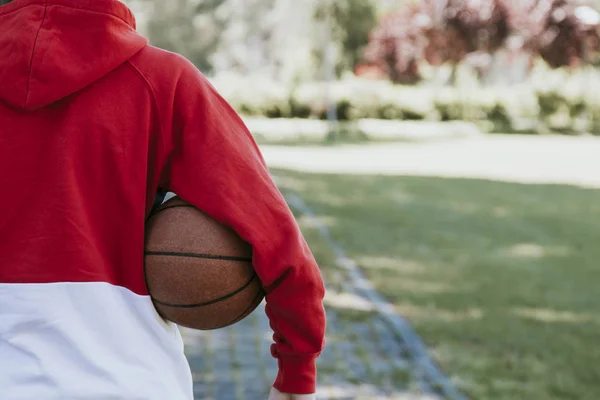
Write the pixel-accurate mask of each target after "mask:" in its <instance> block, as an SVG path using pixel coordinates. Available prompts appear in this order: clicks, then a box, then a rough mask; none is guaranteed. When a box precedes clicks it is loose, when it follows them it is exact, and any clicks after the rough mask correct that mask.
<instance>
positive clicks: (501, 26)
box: [365, 0, 600, 82]
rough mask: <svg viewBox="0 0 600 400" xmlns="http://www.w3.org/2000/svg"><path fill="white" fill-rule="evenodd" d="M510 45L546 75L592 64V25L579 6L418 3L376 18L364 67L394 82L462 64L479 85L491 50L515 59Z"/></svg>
mask: <svg viewBox="0 0 600 400" xmlns="http://www.w3.org/2000/svg"><path fill="white" fill-rule="evenodd" d="M509 38H511V41H508V40H507V39H509ZM515 43H517V44H518V43H521V45H519V46H521V47H522V48H523V49H526V50H527V51H529V52H530V54H532V55H540V56H541V57H542V58H543V59H544V60H545V61H546V62H547V63H548V64H549V65H550V66H551V67H553V68H558V67H563V66H571V67H575V66H579V65H582V64H584V63H589V62H593V61H595V60H596V59H597V55H598V52H599V50H600V17H599V16H598V13H597V12H596V11H595V10H594V9H592V8H591V7H590V5H589V3H588V2H583V1H580V0H441V1H440V0H421V1H420V2H419V3H407V4H405V5H404V6H402V7H401V8H400V9H398V10H396V11H394V12H392V13H390V14H388V15H386V16H384V17H383V18H381V20H380V21H379V24H378V26H377V27H376V28H375V29H374V30H373V31H372V32H371V35H370V41H369V44H368V46H367V48H366V51H365V59H366V60H367V61H368V62H370V63H372V64H374V65H379V66H381V67H382V68H383V69H384V70H385V71H387V73H388V75H389V77H390V78H391V79H392V80H394V81H396V82H414V81H417V80H419V68H418V66H419V65H420V64H421V63H422V62H424V61H425V62H427V63H429V64H430V65H433V66H440V65H442V64H450V65H452V66H454V67H456V65H458V64H459V63H462V62H464V61H465V60H468V61H469V63H470V64H472V66H473V68H474V70H475V71H476V72H478V73H479V76H480V78H481V79H485V78H486V73H488V72H489V71H490V70H491V69H492V67H493V66H494V60H496V55H497V54H498V51H499V50H506V51H507V52H509V53H510V54H517V53H518V49H516V48H515ZM506 51H505V52H506ZM496 69H497V68H496Z"/></svg>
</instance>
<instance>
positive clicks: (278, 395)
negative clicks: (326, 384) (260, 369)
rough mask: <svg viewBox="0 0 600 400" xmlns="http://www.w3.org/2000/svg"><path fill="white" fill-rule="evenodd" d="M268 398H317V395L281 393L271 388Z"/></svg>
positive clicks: (306, 399)
mask: <svg viewBox="0 0 600 400" xmlns="http://www.w3.org/2000/svg"><path fill="white" fill-rule="evenodd" d="M269 400H317V395H315V394H290V393H281V392H280V391H279V390H277V389H275V388H272V389H271V393H269Z"/></svg>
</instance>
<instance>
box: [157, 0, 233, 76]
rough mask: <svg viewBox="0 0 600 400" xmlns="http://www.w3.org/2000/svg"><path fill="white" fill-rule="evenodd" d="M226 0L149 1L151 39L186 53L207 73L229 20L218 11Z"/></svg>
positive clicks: (172, 49)
mask: <svg viewBox="0 0 600 400" xmlns="http://www.w3.org/2000/svg"><path fill="white" fill-rule="evenodd" d="M225 1H226V0H170V1H164V0H148V2H149V3H150V6H151V10H152V11H151V13H150V15H149V19H148V21H147V26H146V29H147V31H148V36H149V38H150V41H151V42H152V43H153V44H154V45H156V46H158V47H161V48H164V49H167V50H171V51H174V52H177V53H180V54H183V55H184V56H186V57H187V58H188V59H190V60H191V61H192V62H193V63H194V64H196V66H198V67H199V68H200V69H201V70H203V71H205V72H207V73H208V72H211V71H212V67H213V64H212V61H211V56H212V54H213V53H214V52H215V51H216V50H217V48H218V46H219V44H220V36H221V32H222V31H223V29H224V27H225V25H226V23H227V21H226V19H225V18H223V17H222V16H221V15H220V14H219V9H220V8H221V7H222V6H223V4H224V3H225Z"/></svg>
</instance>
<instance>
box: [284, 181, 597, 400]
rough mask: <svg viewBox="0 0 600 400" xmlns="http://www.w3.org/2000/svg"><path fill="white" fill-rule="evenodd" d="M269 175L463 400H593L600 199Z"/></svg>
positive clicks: (580, 193) (509, 188) (529, 188)
mask: <svg viewBox="0 0 600 400" xmlns="http://www.w3.org/2000/svg"><path fill="white" fill-rule="evenodd" d="M273 173H274V175H275V176H276V177H277V181H278V183H279V185H280V187H281V189H282V190H283V191H284V192H285V191H293V192H296V193H297V194H299V195H301V196H302V198H303V199H304V200H305V201H306V202H307V204H308V205H309V206H310V207H311V208H312V209H313V210H314V211H315V213H316V214H317V215H318V217H319V218H320V219H321V220H322V221H323V222H324V223H325V224H327V226H328V227H329V228H330V229H331V232H332V234H333V236H334V238H335V239H336V240H337V241H338V242H339V243H340V244H341V245H342V246H343V247H344V249H345V250H346V251H347V252H348V254H349V255H350V256H351V257H352V258H353V259H354V260H356V261H357V262H358V263H359V264H360V265H361V267H362V268H363V269H364V271H365V273H366V274H367V276H368V277H369V278H370V279H371V280H372V281H373V283H374V284H375V286H376V287H377V288H378V290H379V291H380V292H381V293H382V294H384V295H385V296H387V298H388V299H390V300H391V301H392V302H393V303H394V304H395V305H396V307H397V310H398V312H399V313H400V314H401V315H403V316H405V317H406V318H407V319H409V320H410V321H411V323H412V324H413V326H414V328H415V329H416V330H417V332H418V333H419V334H420V335H421V337H422V338H423V340H424V341H425V342H426V343H427V345H428V346H429V348H430V349H431V352H432V355H433V356H434V358H435V359H436V360H437V361H438V362H439V364H440V365H441V367H442V369H443V370H444V371H445V372H446V374H447V375H449V376H450V377H451V378H452V379H453V380H454V381H455V382H456V384H457V385H458V386H459V388H460V389H461V390H462V391H463V392H464V393H466V394H467V395H468V396H469V398H472V399H493V400H500V399H502V400H516V399H543V400H552V399H577V400H587V399H589V400H596V399H599V398H600V346H599V345H598V344H597V343H598V342H599V341H600V191H594V190H585V189H580V188H575V187H569V186H558V185H521V184H511V183H498V182H489V181H482V180H467V179H443V178H413V177H382V176H347V175H346V176H342V175H317V174H301V173H296V172H289V171H281V170H275V171H273ZM307 238H308V240H309V242H310V244H311V247H312V248H313V250H314V252H315V254H316V257H317V258H319V259H321V258H322V257H328V256H327V254H326V253H327V251H326V249H324V247H325V244H324V243H323V242H322V241H321V240H320V239H319V237H318V236H317V235H314V234H310V235H307ZM323 261H325V262H324V264H325V267H324V268H331V267H327V265H331V261H330V260H323ZM324 273H325V275H326V276H327V275H328V273H327V271H324Z"/></svg>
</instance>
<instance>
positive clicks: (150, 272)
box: [145, 197, 264, 330]
mask: <svg viewBox="0 0 600 400" xmlns="http://www.w3.org/2000/svg"><path fill="white" fill-rule="evenodd" d="M145 273H146V285H147V287H148V292H149V294H150V297H151V298H152V301H153V303H154V306H155V308H156V310H157V311H158V313H159V314H160V315H161V316H162V317H163V318H164V319H166V320H169V321H171V322H174V323H176V324H178V325H181V326H184V327H187V328H192V329H198V330H213V329H218V328H223V327H226V326H229V325H232V324H234V323H236V322H238V321H240V320H242V319H243V318H245V317H246V316H248V315H249V314H250V313H252V311H254V310H255V309H256V307H258V305H259V304H260V303H261V301H262V300H263V298H264V292H263V289H262V285H261V282H260V279H259V278H258V276H257V275H256V272H255V271H254V268H253V266H252V247H251V246H250V245H249V244H248V243H246V242H245V241H244V240H242V239H241V238H240V237H239V236H238V235H237V234H236V233H235V232H234V231H233V230H232V229H230V228H228V227H226V226H223V225H221V224H220V223H218V222H217V221H215V220H214V219H212V218H210V217H209V216H208V215H206V214H205V213H203V212H202V211H200V210H199V209H197V208H195V207H193V206H191V205H190V204H188V203H186V202H184V201H183V200H181V199H180V198H178V197H174V198H172V199H170V200H169V201H167V202H165V203H164V204H162V205H161V206H160V207H159V208H158V209H157V210H156V211H155V212H154V213H153V214H152V215H151V216H150V217H149V219H148V222H147V226H146V248H145Z"/></svg>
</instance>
